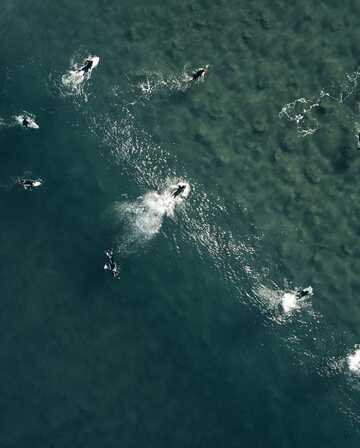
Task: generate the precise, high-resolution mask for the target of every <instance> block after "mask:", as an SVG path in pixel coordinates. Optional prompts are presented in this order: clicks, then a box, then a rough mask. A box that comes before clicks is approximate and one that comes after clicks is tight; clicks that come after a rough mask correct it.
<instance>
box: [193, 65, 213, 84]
mask: <svg viewBox="0 0 360 448" xmlns="http://www.w3.org/2000/svg"><path fill="white" fill-rule="evenodd" d="M208 73H209V65H205V67H200V68H199V69H198V70H196V71H195V72H194V73H193V74H192V75H191V78H190V81H197V80H198V79H204V78H205V76H206V75H207V74H208Z"/></svg>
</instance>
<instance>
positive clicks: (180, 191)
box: [172, 184, 186, 198]
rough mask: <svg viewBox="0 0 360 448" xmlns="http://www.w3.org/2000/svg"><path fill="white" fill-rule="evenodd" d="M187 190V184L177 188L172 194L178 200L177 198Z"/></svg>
mask: <svg viewBox="0 0 360 448" xmlns="http://www.w3.org/2000/svg"><path fill="white" fill-rule="evenodd" d="M185 189H186V184H179V185H178V186H177V188H176V190H175V191H174V192H173V193H172V196H173V197H174V198H176V197H177V196H179V195H180V194H181V193H183V192H184V191H185Z"/></svg>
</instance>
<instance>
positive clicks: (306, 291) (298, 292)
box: [296, 286, 313, 299]
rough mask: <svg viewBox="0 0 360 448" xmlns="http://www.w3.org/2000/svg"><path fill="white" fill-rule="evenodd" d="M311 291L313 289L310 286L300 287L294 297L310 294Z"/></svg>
mask: <svg viewBox="0 0 360 448" xmlns="http://www.w3.org/2000/svg"><path fill="white" fill-rule="evenodd" d="M312 293H313V289H312V287H311V286H308V287H307V288H304V289H301V290H300V291H297V293H296V298H297V299H302V298H303V297H307V296H311V295H312Z"/></svg>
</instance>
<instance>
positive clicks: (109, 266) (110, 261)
mask: <svg viewBox="0 0 360 448" xmlns="http://www.w3.org/2000/svg"><path fill="white" fill-rule="evenodd" d="M105 256H106V258H107V261H106V263H105V264H104V270H105V271H110V272H111V273H112V276H113V277H114V278H118V277H119V275H120V272H119V268H118V266H117V264H116V262H115V260H114V251H113V249H111V250H106V251H105Z"/></svg>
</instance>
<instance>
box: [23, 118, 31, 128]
mask: <svg viewBox="0 0 360 448" xmlns="http://www.w3.org/2000/svg"><path fill="white" fill-rule="evenodd" d="M29 124H30V122H29V120H28V119H27V118H26V117H25V118H24V119H23V121H22V125H23V126H24V127H25V128H28V127H29Z"/></svg>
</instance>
